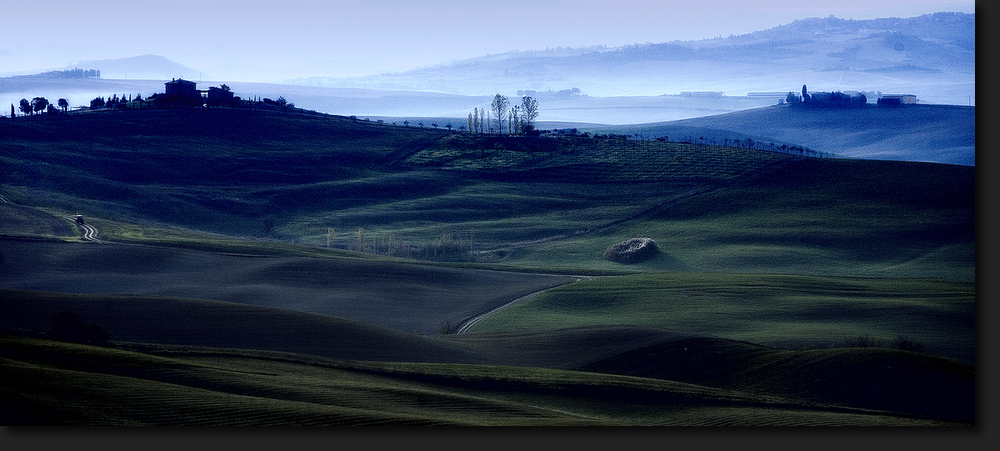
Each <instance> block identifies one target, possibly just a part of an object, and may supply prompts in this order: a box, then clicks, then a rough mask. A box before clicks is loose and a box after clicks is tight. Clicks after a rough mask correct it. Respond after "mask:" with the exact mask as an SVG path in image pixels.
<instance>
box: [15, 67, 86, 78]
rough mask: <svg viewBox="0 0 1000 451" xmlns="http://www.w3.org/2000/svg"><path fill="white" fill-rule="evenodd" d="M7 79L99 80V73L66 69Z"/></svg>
mask: <svg viewBox="0 0 1000 451" xmlns="http://www.w3.org/2000/svg"><path fill="white" fill-rule="evenodd" d="M7 78H101V71H99V70H97V69H80V68H76V69H68V70H50V71H48V72H42V73H38V74H29V75H14V76H12V77H7Z"/></svg>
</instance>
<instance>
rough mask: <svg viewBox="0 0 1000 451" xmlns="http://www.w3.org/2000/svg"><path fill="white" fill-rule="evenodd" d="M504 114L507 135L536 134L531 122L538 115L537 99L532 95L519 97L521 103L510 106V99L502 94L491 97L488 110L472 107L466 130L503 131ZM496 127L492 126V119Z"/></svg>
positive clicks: (481, 131)
mask: <svg viewBox="0 0 1000 451" xmlns="http://www.w3.org/2000/svg"><path fill="white" fill-rule="evenodd" d="M504 116H506V122H507V128H506V130H507V134H508V135H511V136H513V135H525V136H537V135H538V132H537V131H536V130H535V126H534V125H533V124H532V123H533V122H534V121H535V119H536V118H537V117H538V101H537V100H535V98H534V97H531V96H524V97H521V104H520V105H514V106H511V104H510V99H508V98H507V97H506V96H504V95H503V94H497V95H496V96H494V97H493V102H492V103H491V104H490V109H489V110H485V109H484V110H480V109H479V108H478V107H476V108H474V109H473V111H472V112H471V113H469V119H468V122H469V123H468V130H469V131H470V132H472V133H497V134H501V135H502V134H503V133H504ZM494 120H495V121H496V128H495V129H494V128H493V121H494Z"/></svg>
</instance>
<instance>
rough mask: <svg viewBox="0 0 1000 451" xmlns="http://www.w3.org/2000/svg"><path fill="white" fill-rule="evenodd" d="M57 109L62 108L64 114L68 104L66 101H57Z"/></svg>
mask: <svg viewBox="0 0 1000 451" xmlns="http://www.w3.org/2000/svg"><path fill="white" fill-rule="evenodd" d="M59 108H62V109H63V113H65V112H66V109H67V108H69V102H68V101H66V99H59Z"/></svg>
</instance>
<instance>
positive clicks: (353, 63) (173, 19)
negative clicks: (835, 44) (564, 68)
mask: <svg viewBox="0 0 1000 451" xmlns="http://www.w3.org/2000/svg"><path fill="white" fill-rule="evenodd" d="M980 3H982V2H980ZM975 7H976V3H975V2H974V1H949V0H835V1H812V0H746V1H739V0H696V1H692V0H679V1H674V0H667V1H663V0H661V1H655V0H499V1H479V0H421V1H403V0H280V1H278V0H267V1H264V0H166V1H164V0H158V1H146V0H96V1H91V0H19V1H10V2H5V3H4V5H3V6H0V17H3V21H2V23H3V24H4V25H5V27H4V28H5V31H6V32H5V33H4V34H3V38H2V39H0V73H5V72H14V71H27V70H36V69H39V70H47V69H54V68H61V67H64V66H67V65H71V64H74V63H76V62H78V61H82V60H99V59H110V58H124V57H130V56H138V55H145V54H154V55H162V56H165V57H167V58H169V59H171V60H174V61H176V62H178V63H181V64H184V65H186V66H189V67H191V68H193V69H196V70H200V71H203V72H204V73H205V74H206V75H207V76H210V77H212V78H214V79H216V80H232V81H272V82H273V81H279V80H282V79H289V78H297V77H313V76H330V77H349V76H360V75H370V74H377V73H383V72H398V71H403V70H407V69H412V68H416V67H421V66H431V65H436V64H441V63H448V62H450V61H454V60H458V59H465V58H472V57H477V56H483V55H486V54H490V53H493V54H496V53H503V52H506V51H510V50H544V49H545V48H548V47H589V46H594V45H607V46H609V47H614V46H620V45H626V44H633V43H645V42H667V41H673V40H698V39H709V38H714V37H717V36H728V35H730V34H744V33H749V32H753V31H758V30H763V29H767V28H772V27H775V26H778V25H783V24H786V23H789V22H792V21H794V20H796V19H804V18H809V17H826V16H829V15H831V14H832V15H834V16H836V17H840V18H845V19H873V18H879V17H913V16H919V15H921V14H930V13H934V12H940V11H953V12H965V13H972V12H975Z"/></svg>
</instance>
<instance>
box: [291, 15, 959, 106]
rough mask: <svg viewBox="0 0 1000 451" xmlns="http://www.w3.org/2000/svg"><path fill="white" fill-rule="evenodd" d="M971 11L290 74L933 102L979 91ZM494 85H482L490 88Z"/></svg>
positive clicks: (457, 84)
mask: <svg viewBox="0 0 1000 451" xmlns="http://www.w3.org/2000/svg"><path fill="white" fill-rule="evenodd" d="M975 22H976V20H975V14H962V13H945V12H942V13H936V14H927V15H923V16H919V17H909V18H884V19H872V20H850V19H843V18H837V17H833V16H830V17H825V18H808V19H801V20H796V21H794V22H792V23H789V24H786V25H781V26H778V27H774V28H771V29H768V30H761V31H757V32H753V33H748V34H744V35H739V36H729V37H719V38H716V39H704V40H699V41H672V42H660V43H636V44H633V45H628V46H623V47H614V48H607V47H604V46H595V47H591V48H575V49H574V48H569V49H565V48H556V49H547V50H532V51H518V52H508V53H503V54H497V55H487V56H483V57H479V58H473V59H469V60H463V61H456V62H453V63H450V64H442V65H438V66H433V67H425V68H418V69H413V70H410V71H406V72H401V73H395V74H381V75H372V76H368V77H358V78H352V79H333V78H323V77H317V78H311V79H298V80H290V82H293V83H300V84H314V85H323V86H335V87H355V88H362V87H363V88H376V89H415V90H430V91H437V92H448V93H452V94H465V95H481V94H484V87H485V88H486V89H489V88H492V89H495V90H496V91H498V92H501V93H504V94H506V95H513V94H514V93H515V92H517V91H518V90H521V91H536V92H538V93H545V92H550V91H551V92H559V91H563V90H569V89H572V88H576V89H579V90H580V91H581V92H582V93H585V94H588V95H592V96H599V97H614V96H658V95H662V94H680V93H682V92H724V93H726V94H729V95H741V96H742V95H746V94H747V93H749V92H775V91H777V92H788V91H789V90H795V87H797V86H801V85H802V84H803V83H805V84H808V85H809V86H811V87H813V89H815V90H819V91H837V90H840V91H846V90H856V91H872V92H879V91H880V92H884V93H887V94H888V93H902V92H900V91H910V92H908V93H910V94H916V95H917V96H918V97H919V98H920V99H921V100H923V101H925V102H928V103H935V104H950V105H968V104H969V103H970V102H971V98H972V97H975V67H976V57H975V51H976V43H975V35H976V23H975ZM489 93H490V92H485V94H489Z"/></svg>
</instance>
